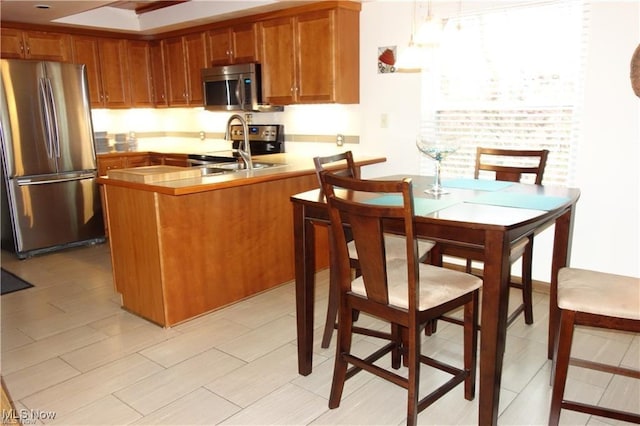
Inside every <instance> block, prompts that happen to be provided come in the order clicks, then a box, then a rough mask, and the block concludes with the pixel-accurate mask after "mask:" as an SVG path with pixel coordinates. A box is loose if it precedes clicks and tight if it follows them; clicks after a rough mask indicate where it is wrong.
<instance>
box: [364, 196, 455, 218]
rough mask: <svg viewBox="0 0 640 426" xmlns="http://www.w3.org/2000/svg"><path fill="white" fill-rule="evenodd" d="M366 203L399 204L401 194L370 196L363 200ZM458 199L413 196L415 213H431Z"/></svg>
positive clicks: (422, 214) (379, 204)
mask: <svg viewBox="0 0 640 426" xmlns="http://www.w3.org/2000/svg"><path fill="white" fill-rule="evenodd" d="M365 203H367V204H375V205H378V206H401V205H402V196H401V195H382V196H380V197H376V198H372V199H370V200H367V201H365ZM458 203H459V201H455V200H434V199H431V198H414V199H413V204H414V208H415V213H416V214H417V215H420V216H424V215H426V214H429V213H433V212H435V211H437V210H442V209H444V208H446V207H449V206H452V205H454V204H458Z"/></svg>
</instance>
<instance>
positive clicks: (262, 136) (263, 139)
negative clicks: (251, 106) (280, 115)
mask: <svg viewBox="0 0 640 426" xmlns="http://www.w3.org/2000/svg"><path fill="white" fill-rule="evenodd" d="M248 128H249V144H250V145H251V155H264V154H277V153H281V152H284V125H282V124H251V125H249V126H248ZM243 133H244V132H243V130H242V126H241V125H239V124H236V125H232V126H231V141H232V145H233V149H238V146H239V145H240V142H241V141H242V140H243V139H244V135H243Z"/></svg>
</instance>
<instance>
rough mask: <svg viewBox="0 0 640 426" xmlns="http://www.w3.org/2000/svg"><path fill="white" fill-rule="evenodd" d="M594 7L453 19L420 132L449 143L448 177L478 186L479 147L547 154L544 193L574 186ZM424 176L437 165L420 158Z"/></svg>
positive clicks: (569, 4)
mask: <svg viewBox="0 0 640 426" xmlns="http://www.w3.org/2000/svg"><path fill="white" fill-rule="evenodd" d="M587 9H588V8H587V7H586V5H585V4H584V3H583V2H580V1H554V2H547V3H539V4H529V5H524V6H511V7H507V8H502V9H494V10H489V11H485V12H481V13H477V14H473V15H468V16H461V17H458V18H452V19H450V20H449V21H448V22H447V25H446V26H445V29H444V30H443V35H442V40H441V43H440V46H439V47H438V48H436V49H434V50H432V51H431V52H429V54H430V55H431V56H430V58H426V62H427V64H426V66H425V71H424V73H423V94H422V99H423V101H422V121H421V132H424V133H427V132H429V131H431V130H435V131H436V132H437V134H439V135H443V136H447V137H452V138H454V139H455V140H456V141H457V142H456V143H457V145H458V150H457V151H456V152H455V153H454V154H451V155H450V156H449V157H447V158H446V159H445V160H444V161H443V167H442V174H443V177H444V178H447V177H473V172H474V167H475V149H476V147H478V146H483V147H493V148H507V149H509V148H511V149H548V150H549V151H550V154H549V158H548V161H547V168H546V170H545V176H544V181H543V183H544V184H550V185H572V184H573V173H574V168H575V167H574V164H573V163H574V159H575V158H576V150H577V148H578V142H579V140H580V136H581V117H582V89H583V86H584V71H583V70H584V62H585V61H584V59H585V54H586V47H585V43H586V31H587V25H588V13H587V12H588V10H587ZM421 169H422V170H421V171H422V172H423V173H424V174H432V170H433V162H432V161H429V160H428V159H426V157H424V159H423V161H422V164H421Z"/></svg>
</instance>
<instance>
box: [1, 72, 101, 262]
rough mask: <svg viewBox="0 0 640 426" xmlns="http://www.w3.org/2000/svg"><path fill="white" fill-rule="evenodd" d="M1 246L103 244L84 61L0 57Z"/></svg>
mask: <svg viewBox="0 0 640 426" xmlns="http://www.w3.org/2000/svg"><path fill="white" fill-rule="evenodd" d="M0 106H1V108H0V149H1V150H2V185H1V188H2V246H3V248H7V249H12V250H14V251H15V252H16V253H17V255H18V257H20V258H25V257H29V256H31V255H34V254H38V253H41V252H47V251H52V250H56V249H60V248H65V247H69V246H74V245H80V244H93V243H97V242H104V240H105V233H104V224H103V219H102V208H101V205H100V196H99V192H98V186H97V184H96V181H95V179H96V174H97V171H96V156H95V148H94V142H93V126H92V123H91V110H90V106H89V96H88V87H87V78H86V71H85V66H84V65H76V64H65V63H57V62H39V61H27V60H6V59H3V60H0Z"/></svg>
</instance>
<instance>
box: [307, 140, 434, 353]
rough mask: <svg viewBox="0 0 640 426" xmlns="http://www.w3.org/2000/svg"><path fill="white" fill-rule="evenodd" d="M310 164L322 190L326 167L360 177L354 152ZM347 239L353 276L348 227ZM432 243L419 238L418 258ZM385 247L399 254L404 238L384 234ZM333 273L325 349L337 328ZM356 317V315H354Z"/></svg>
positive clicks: (423, 257)
mask: <svg viewBox="0 0 640 426" xmlns="http://www.w3.org/2000/svg"><path fill="white" fill-rule="evenodd" d="M313 163H314V165H315V169H316V175H317V177H318V184H319V185H320V189H321V190H322V180H321V177H320V173H322V172H323V171H325V170H329V171H330V172H331V173H333V174H335V175H338V176H347V177H353V178H360V169H359V168H358V167H356V164H355V162H354V161H353V153H352V152H351V151H345V152H341V153H339V154H333V155H329V156H324V157H315V158H314V159H313ZM346 235H347V240H349V241H350V242H349V256H350V262H351V268H352V269H353V271H354V274H355V275H356V276H360V269H359V266H358V253H357V251H356V248H355V245H354V244H353V243H352V242H351V236H350V233H349V230H348V229H347V230H346ZM332 238H333V237H332V233H331V231H330V230H329V245H331V239H332ZM433 245H434V243H433V242H431V241H426V240H422V239H420V240H419V243H418V246H419V247H418V248H419V250H420V253H421V255H420V258H421V261H423V262H424V261H426V260H427V257H428V255H429V250H431V248H432V247H433ZM385 246H386V250H387V251H388V253H389V255H390V256H391V257H397V256H402V255H403V253H404V246H405V240H404V237H402V236H398V235H393V234H388V233H387V234H385ZM330 263H331V265H333V264H334V261H333V260H331V261H330ZM335 272H336V269H335V268H330V271H329V274H330V275H329V298H328V302H327V315H326V319H325V326H324V332H323V334H322V343H321V347H323V348H328V347H329V344H330V343H331V336H332V335H333V330H334V329H335V328H336V318H337V316H338V294H339V288H338V285H337V283H336V278H335V276H334V274H335ZM355 318H357V314H356V315H355Z"/></svg>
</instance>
